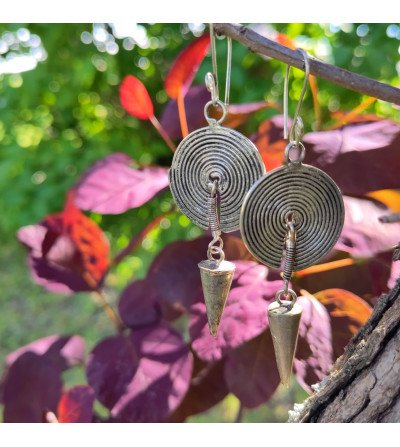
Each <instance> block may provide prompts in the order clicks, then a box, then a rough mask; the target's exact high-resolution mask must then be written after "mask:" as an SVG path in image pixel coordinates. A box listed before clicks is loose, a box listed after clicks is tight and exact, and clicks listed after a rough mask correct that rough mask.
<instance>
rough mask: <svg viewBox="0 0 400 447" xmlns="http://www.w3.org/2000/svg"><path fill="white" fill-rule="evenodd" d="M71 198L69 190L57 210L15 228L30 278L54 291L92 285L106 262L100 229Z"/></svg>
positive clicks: (97, 282) (106, 248) (105, 245)
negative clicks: (27, 262)
mask: <svg viewBox="0 0 400 447" xmlns="http://www.w3.org/2000/svg"><path fill="white" fill-rule="evenodd" d="M74 200H75V196H74V193H73V192H70V193H69V195H68V199H67V202H66V205H65V208H64V210H63V211H62V212H61V213H57V214H52V215H50V216H47V217H46V218H45V219H44V220H43V221H42V222H41V223H40V224H38V225H30V226H27V227H23V228H21V229H20V230H19V231H18V239H19V240H20V242H21V243H22V244H24V245H25V246H26V247H27V248H28V251H29V255H28V260H29V265H30V267H31V272H32V276H33V279H34V280H35V281H36V282H37V283H38V284H41V285H42V286H44V287H46V288H47V289H48V290H51V291H53V292H57V293H71V292H79V291H86V290H93V289H96V288H97V287H98V286H99V285H100V284H101V282H102V280H103V277H104V275H105V273H106V271H107V269H108V266H109V245H108V241H107V239H106V237H105V235H104V233H103V232H102V231H101V229H100V228H99V227H98V226H97V224H96V223H95V222H93V221H92V220H91V219H89V218H88V217H86V216H85V215H84V214H83V213H82V212H81V211H80V210H79V209H78V208H77V207H76V206H75V204H74Z"/></svg>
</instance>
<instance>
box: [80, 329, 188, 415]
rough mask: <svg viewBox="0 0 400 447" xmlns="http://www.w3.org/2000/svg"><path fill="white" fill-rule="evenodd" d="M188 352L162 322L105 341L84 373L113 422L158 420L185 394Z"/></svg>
mask: <svg viewBox="0 0 400 447" xmlns="http://www.w3.org/2000/svg"><path fill="white" fill-rule="evenodd" d="M191 374H192V356H191V354H190V352H189V350H188V348H187V346H186V345H185V344H184V342H183V340H182V338H181V336H180V334H179V333H177V332H176V331H174V330H172V329H171V328H170V327H169V326H167V325H166V324H160V325H156V326H152V327H146V328H142V329H138V330H134V331H132V332H131V333H130V334H129V335H128V336H118V337H113V338H110V339H107V340H104V341H103V342H101V343H100V344H99V345H97V346H96V348H95V349H94V350H93V352H92V354H91V356H90V359H89V363H88V367H87V376H88V381H89V383H90V385H91V386H92V387H93V389H94V390H95V393H96V396H97V398H98V399H99V400H100V402H102V403H103V404H104V405H105V406H106V407H108V408H109V409H110V410H111V414H112V417H113V418H114V419H115V420H116V421H123V422H162V421H164V420H166V418H167V417H168V416H169V415H170V414H171V413H172V412H173V411H174V410H175V409H176V408H177V406H178V405H179V404H180V402H181V401H182V399H183V397H184V396H185V394H186V392H187V390H188V388H189V384H190V379H191Z"/></svg>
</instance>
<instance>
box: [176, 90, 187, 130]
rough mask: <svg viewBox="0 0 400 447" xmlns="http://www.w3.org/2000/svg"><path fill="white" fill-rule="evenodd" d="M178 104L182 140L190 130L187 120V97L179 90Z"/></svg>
mask: <svg viewBox="0 0 400 447" xmlns="http://www.w3.org/2000/svg"><path fill="white" fill-rule="evenodd" d="M176 104H177V106H178V114H179V123H180V125H181V132H182V138H185V137H186V136H187V135H188V133H189V129H188V124H187V119H186V110H185V97H184V95H183V92H182V89H180V90H179V93H178V97H177V98H176Z"/></svg>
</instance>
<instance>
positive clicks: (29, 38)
mask: <svg viewBox="0 0 400 447" xmlns="http://www.w3.org/2000/svg"><path fill="white" fill-rule="evenodd" d="M253 27H254V29H255V30H256V31H257V32H259V33H261V34H264V35H266V36H269V37H274V36H276V33H278V32H279V33H284V34H286V35H287V36H288V37H290V38H292V39H294V41H295V44H296V45H297V46H301V47H302V48H304V49H306V50H307V51H309V52H310V53H311V54H312V55H314V56H316V57H318V58H320V59H322V60H325V61H327V62H330V63H333V64H336V65H338V66H341V67H344V68H347V69H349V70H352V71H355V72H357V73H361V74H364V75H366V76H369V77H372V78H375V79H379V80H381V81H383V82H387V83H389V84H393V85H395V84H398V80H399V73H400V62H399V53H400V27H399V25H398V24H295V23H294V24H272V25H265V24H257V25H254V26H253ZM203 32H207V31H206V27H205V25H204V24H151V25H148V24H145V25H140V24H134V23H132V24H127V23H123V24H118V23H115V24H94V25H92V24H53V25H51V24H50V25H49V24H1V25H0V209H1V211H2V212H1V213H0V242H1V248H2V249H1V252H0V268H1V271H0V290H1V294H0V373H1V371H2V368H3V359H4V357H5V355H6V354H7V353H8V352H10V351H12V350H14V349H16V348H18V347H20V346H21V345H23V344H26V343H28V342H30V341H32V340H34V339H37V338H40V337H44V336H46V335H49V334H53V333H60V332H62V333H74V334H80V335H82V336H84V337H85V339H86V340H87V349H88V350H90V348H91V347H92V346H93V344H94V343H95V342H96V341H97V340H98V339H99V338H102V337H104V336H106V335H108V334H111V333H112V331H113V328H112V327H111V325H110V323H109V321H108V320H107V319H106V317H105V316H104V315H103V313H102V312H101V310H100V309H99V308H98V307H97V305H96V303H94V302H93V300H91V299H89V296H88V295H87V294H78V295H75V296H72V297H64V296H61V295H55V294H51V293H48V292H46V291H45V290H44V289H42V288H41V287H40V286H37V285H35V284H34V283H33V282H32V281H31V279H30V277H29V273H28V270H27V266H26V256H25V252H24V249H23V248H22V247H21V246H20V245H19V244H18V242H17V241H16V238H15V233H16V231H17V230H18V228H19V227H21V226H23V225H28V224H32V223H36V222H38V221H40V220H41V219H42V218H43V217H44V216H46V215H47V214H48V213H52V212H57V211H60V210H61V209H62V207H63V203H64V199H65V195H66V192H67V191H68V189H69V188H70V187H71V186H72V185H73V184H74V183H75V182H76V181H77V180H78V178H79V175H80V174H81V173H82V172H83V171H84V170H85V169H86V168H87V167H89V166H90V165H91V164H92V163H93V162H94V161H95V160H97V159H100V158H102V157H104V156H105V155H107V154H110V153H112V152H114V151H122V152H126V153H128V154H129V155H130V156H132V157H133V158H134V159H136V160H138V161H139V162H140V163H142V164H158V165H163V166H168V165H169V164H170V162H171V151H170V150H169V149H168V148H167V147H166V145H165V143H164V142H163V141H162V140H161V139H160V137H159V136H158V134H157V132H156V131H155V130H154V128H153V127H152V126H151V124H150V123H149V122H145V121H139V120H137V119H136V118H133V117H131V116H128V115H127V114H126V113H125V112H124V111H123V109H122V108H121V105H120V103H119V96H118V86H119V83H120V82H121V80H122V78H123V77H124V76H125V75H127V74H134V75H135V76H137V77H139V78H140V79H141V80H142V81H143V82H144V84H145V85H146V87H147V88H148V90H149V92H150V95H151V97H152V99H153V102H154V104H155V109H156V116H158V117H159V116H160V114H161V112H162V110H163V108H164V107H165V105H166V103H167V102H168V97H167V95H166V93H165V91H164V89H163V79H164V78H165V75H166V73H167V72H168V69H169V67H170V65H171V63H172V61H173V60H174V58H175V56H176V55H177V54H178V52H179V51H180V50H181V49H182V48H183V47H185V46H186V45H187V44H188V43H189V42H190V41H191V40H192V39H193V38H194V37H195V36H199V35H201V34H202V33H203ZM217 50H218V57H219V58H220V59H221V62H220V63H219V69H220V77H221V79H224V73H223V71H224V64H223V63H222V61H224V60H225V57H224V56H225V54H226V48H225V42H224V41H219V40H218V41H217ZM210 68H211V61H210V58H209V57H208V58H206V60H205V61H204V63H203V64H202V66H201V68H200V70H199V72H198V73H197V75H196V79H195V81H194V83H195V84H201V83H202V82H203V79H204V75H205V73H206V72H207V71H209V70H210ZM284 69H285V67H284V65H283V64H282V63H280V62H278V61H275V60H267V59H266V58H262V57H260V56H259V55H256V54H253V53H250V52H248V51H247V50H246V49H245V48H244V47H243V46H241V45H240V44H238V43H236V42H234V43H233V66H232V80H231V95H230V96H231V103H245V102H251V101H260V100H263V99H264V100H266V101H273V102H277V101H278V102H281V101H282V92H283V76H284ZM302 81H303V74H302V72H300V71H298V70H294V72H293V78H292V82H291V86H290V95H291V98H292V101H291V108H292V113H293V108H294V107H295V105H296V102H295V99H296V98H298V95H299V92H300V89H301V86H302ZM318 86H319V103H320V106H321V111H322V123H323V126H324V125H325V124H329V123H330V122H332V113H334V112H337V111H343V112H346V111H350V110H352V109H353V108H355V107H356V106H357V105H359V104H360V103H361V102H362V100H363V99H365V98H362V96H360V95H359V94H358V93H355V92H352V91H348V90H345V89H342V88H340V87H338V86H336V85H333V84H330V83H328V82H325V81H322V80H318ZM273 113H276V112H274V111H271V110H264V111H260V112H258V113H257V114H256V115H255V116H254V117H253V118H252V119H251V120H250V121H249V122H248V123H246V125H245V127H244V128H243V129H242V131H243V132H244V133H245V134H247V135H250V134H251V133H252V132H254V131H255V130H256V129H257V126H258V125H259V124H260V123H261V122H262V121H263V120H265V119H266V118H268V117H269V116H271V114H273ZM368 113H375V114H377V115H379V116H382V117H388V118H394V119H397V120H398V119H399V110H398V109H395V108H394V107H393V106H392V105H391V104H387V103H384V102H380V101H377V102H375V103H374V104H373V105H372V106H370V107H369V108H368ZM302 115H303V119H304V122H305V125H306V130H311V129H315V128H316V122H315V113H314V110H313V104H312V98H311V95H310V94H308V95H307V97H306V100H305V104H304V107H303V112H302ZM323 126H322V127H323ZM171 200H172V199H171V196H170V193H169V192H165V193H164V194H162V195H161V196H159V197H157V198H156V199H154V200H153V201H152V202H151V203H149V204H146V205H145V206H143V207H141V208H139V209H135V210H131V211H129V212H127V213H125V214H123V215H120V216H100V215H94V214H92V215H91V217H92V218H93V219H94V220H95V221H96V222H97V223H98V224H99V225H100V226H101V227H102V229H103V230H104V231H105V232H106V234H107V236H108V238H109V239H110V243H111V247H112V251H113V253H115V252H117V251H118V250H120V249H122V248H123V247H124V246H125V245H126V244H127V243H128V241H129V239H130V237H131V236H132V235H133V234H135V233H137V232H138V231H140V230H141V229H142V228H144V226H145V225H146V224H147V223H148V222H150V221H151V220H152V218H154V217H155V216H157V215H158V214H159V212H160V209H161V210H162V211H167V210H168V209H169V208H170V206H171ZM200 233H201V232H200V230H199V229H198V228H196V227H194V226H193V225H192V224H191V223H190V222H189V221H188V219H186V218H185V217H184V216H182V215H180V214H173V215H171V216H170V217H168V219H164V220H163V221H162V222H161V225H160V227H159V228H157V229H154V230H153V231H152V232H151V233H150V234H149V235H148V236H147V237H146V238H145V239H144V241H143V243H142V246H141V247H140V248H139V249H137V250H136V252H135V253H133V254H131V255H130V256H128V257H127V258H126V259H125V260H124V262H122V263H121V264H120V265H119V266H118V267H117V268H115V269H114V270H113V271H112V272H111V274H110V275H109V277H108V283H107V289H108V293H109V296H110V299H111V300H112V301H114V302H115V301H116V299H117V296H118V291H119V290H121V288H122V287H124V286H125V285H126V284H127V282H128V281H130V280H131V279H132V278H134V277H135V278H138V277H141V276H143V275H144V273H145V271H146V268H147V266H148V265H149V262H150V261H151V260H152V258H153V257H154V255H155V254H156V253H157V252H158V251H159V250H160V249H161V248H162V247H163V246H164V245H165V244H166V243H168V242H170V241H172V240H176V239H190V238H194V237H196V236H198V235H199V234H200ZM67 374H68V377H67V381H68V382H69V383H78V382H79V381H80V380H83V371H82V370H73V371H70V372H68V373H67ZM305 395H306V394H305V392H304V391H302V390H301V389H300V388H299V387H298V386H297V385H295V384H294V385H293V386H292V388H291V389H290V390H289V391H279V392H278V393H277V394H276V396H275V397H274V399H273V400H272V401H270V402H269V403H268V404H267V405H264V406H262V407H260V408H258V409H256V410H252V411H246V412H245V413H244V415H243V420H244V421H265V420H268V421H284V420H286V419H287V410H288V409H289V408H290V403H291V402H293V401H301V400H303V399H304V397H305ZM237 411H238V401H237V400H236V398H234V397H233V396H228V398H227V399H225V400H224V401H223V402H222V403H221V404H220V405H218V406H217V407H216V408H214V409H212V410H210V412H209V413H208V414H205V415H201V416H196V417H193V418H192V419H191V420H197V421H232V420H234V419H235V417H236V413H237Z"/></svg>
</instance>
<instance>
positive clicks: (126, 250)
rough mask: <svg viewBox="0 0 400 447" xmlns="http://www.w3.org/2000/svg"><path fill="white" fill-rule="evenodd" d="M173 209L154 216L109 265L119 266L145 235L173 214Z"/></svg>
mask: <svg viewBox="0 0 400 447" xmlns="http://www.w3.org/2000/svg"><path fill="white" fill-rule="evenodd" d="M174 211H175V209H172V210H171V211H168V212H167V213H164V214H161V215H160V216H156V217H155V218H154V219H153V220H152V221H151V222H149V223H148V224H147V225H146V226H145V227H144V228H143V230H142V231H141V232H140V233H139V234H136V235H134V236H133V237H132V238H131V240H130V241H129V243H128V245H127V246H126V247H125V248H123V249H122V250H121V251H120V252H119V253H117V255H116V256H115V258H114V259H113V260H112V262H111V265H112V266H114V265H117V264H119V263H120V262H121V261H122V260H123V259H124V258H125V257H126V256H128V255H129V253H131V252H132V251H133V250H135V248H136V247H138V246H139V244H140V243H141V242H142V240H143V239H144V238H145V237H146V235H147V234H148V233H149V232H150V231H151V230H152V229H153V228H155V227H156V226H157V225H159V223H160V222H161V221H162V220H163V219H164V218H165V217H167V216H168V215H169V214H171V213H173V212H174Z"/></svg>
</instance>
